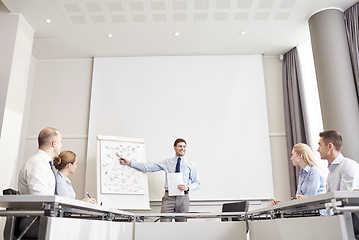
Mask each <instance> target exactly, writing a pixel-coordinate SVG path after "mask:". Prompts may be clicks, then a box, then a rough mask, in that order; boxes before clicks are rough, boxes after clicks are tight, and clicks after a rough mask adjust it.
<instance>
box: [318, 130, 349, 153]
mask: <svg viewBox="0 0 359 240" xmlns="http://www.w3.org/2000/svg"><path fill="white" fill-rule="evenodd" d="M319 136H320V137H321V138H323V142H324V143H325V145H328V144H329V143H332V144H333V145H334V147H335V149H336V150H337V151H340V150H341V149H342V144H343V138H342V136H341V135H340V133H338V132H337V131H335V130H328V131H324V132H321V133H319Z"/></svg>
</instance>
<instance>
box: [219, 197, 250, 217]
mask: <svg viewBox="0 0 359 240" xmlns="http://www.w3.org/2000/svg"><path fill="white" fill-rule="evenodd" d="M248 206H249V202H248V201H240V202H232V203H223V206H222V212H245V213H247V211H248ZM222 221H228V218H222ZM232 221H239V219H238V218H232Z"/></svg>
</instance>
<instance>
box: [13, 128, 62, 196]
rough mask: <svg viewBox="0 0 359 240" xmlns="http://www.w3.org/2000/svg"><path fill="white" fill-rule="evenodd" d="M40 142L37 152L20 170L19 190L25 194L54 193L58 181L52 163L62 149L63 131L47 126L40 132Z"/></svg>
mask: <svg viewBox="0 0 359 240" xmlns="http://www.w3.org/2000/svg"><path fill="white" fill-rule="evenodd" d="M38 143H39V148H38V150H37V152H36V154H35V155H33V156H32V157H30V159H29V160H28V161H27V162H26V163H25V165H24V167H23V168H22V169H21V170H20V174H19V180H18V188H19V192H20V194H25V195H54V194H55V185H56V181H55V176H54V172H53V171H52V169H51V163H52V160H53V158H54V157H55V156H57V155H58V154H59V153H60V151H61V147H62V136H61V133H60V132H59V131H58V130H57V129H55V128H45V129H43V130H41V132H40V133H39V136H38ZM50 162H51V163H50Z"/></svg>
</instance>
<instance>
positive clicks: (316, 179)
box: [272, 143, 325, 205]
mask: <svg viewBox="0 0 359 240" xmlns="http://www.w3.org/2000/svg"><path fill="white" fill-rule="evenodd" d="M290 160H291V161H292V164H293V166H300V168H301V170H300V172H299V180H298V188H297V193H296V196H295V197H296V198H297V199H298V198H303V197H309V196H314V195H318V194H321V193H325V178H324V174H323V172H322V170H321V168H320V166H319V164H318V162H317V161H316V159H315V156H314V154H313V152H312V150H311V149H310V147H309V146H308V145H307V144H304V143H298V144H296V145H294V146H293V150H292V157H291V158H290ZM277 203H280V201H279V200H275V199H272V205H273V204H277Z"/></svg>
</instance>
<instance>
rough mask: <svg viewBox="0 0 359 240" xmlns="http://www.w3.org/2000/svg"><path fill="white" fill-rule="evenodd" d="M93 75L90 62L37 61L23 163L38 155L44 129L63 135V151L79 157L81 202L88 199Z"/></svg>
mask: <svg viewBox="0 0 359 240" xmlns="http://www.w3.org/2000/svg"><path fill="white" fill-rule="evenodd" d="M91 75H92V60H90V59H86V60H65V61H61V60H59V61H36V66H35V77H34V78H35V79H34V82H33V87H32V93H31V95H32V97H31V102H30V106H29V107H30V110H29V116H28V122H27V124H28V126H27V133H26V136H25V144H24V145H25V146H24V149H23V151H24V154H23V156H24V158H23V159H21V160H20V162H19V165H22V164H23V163H24V162H25V161H26V160H27V159H28V158H29V157H30V156H31V155H32V154H34V153H35V151H36V149H37V135H38V133H39V131H40V130H41V129H43V128H45V127H55V128H57V129H59V131H60V132H61V133H62V135H63V147H62V150H72V151H74V152H75V153H76V154H77V158H78V164H77V166H78V167H77V170H76V174H74V175H72V176H70V179H71V180H72V183H73V186H74V188H75V191H76V193H77V197H78V198H82V197H83V196H84V185H85V167H86V166H85V164H86V152H87V147H86V146H87V129H88V116H89V104H90V90H91Z"/></svg>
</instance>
